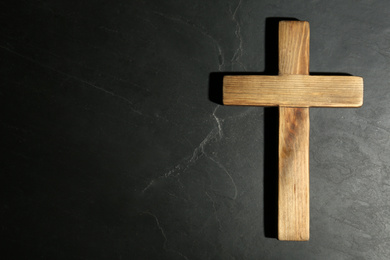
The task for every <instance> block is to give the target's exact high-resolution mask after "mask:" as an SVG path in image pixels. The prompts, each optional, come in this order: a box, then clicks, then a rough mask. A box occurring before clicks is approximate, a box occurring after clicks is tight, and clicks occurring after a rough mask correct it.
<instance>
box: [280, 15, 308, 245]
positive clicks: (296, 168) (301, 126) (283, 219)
mask: <svg viewBox="0 0 390 260" xmlns="http://www.w3.org/2000/svg"><path fill="white" fill-rule="evenodd" d="M309 44H310V29H309V23H308V22H298V21H289V22H287V21H282V22H280V23H279V75H295V74H300V75H308V74H309V50H310V48H309ZM309 131H310V118H309V108H308V107H286V106H280V107H279V196H278V239H279V240H309V236H310V214H309V211H310V204H309V197H310V193H309Z"/></svg>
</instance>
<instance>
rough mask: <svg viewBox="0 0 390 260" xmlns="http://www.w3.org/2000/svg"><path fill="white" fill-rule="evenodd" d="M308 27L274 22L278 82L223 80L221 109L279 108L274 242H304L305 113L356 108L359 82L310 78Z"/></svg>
mask: <svg viewBox="0 0 390 260" xmlns="http://www.w3.org/2000/svg"><path fill="white" fill-rule="evenodd" d="M309 39H310V29H309V23H308V22H305V21H281V22H279V75H278V76H225V77H224V79H223V103H224V104H225V105H241V106H279V178H278V180H279V184H278V187H279V195H278V239H279V240H293V241H307V240H309V235H310V232H309V227H310V225H309V219H310V214H309V209H310V205H309V195H310V194H309V128H310V126H309V125H310V122H309V107H360V106H362V104H363V79H362V78H361V77H353V76H309Z"/></svg>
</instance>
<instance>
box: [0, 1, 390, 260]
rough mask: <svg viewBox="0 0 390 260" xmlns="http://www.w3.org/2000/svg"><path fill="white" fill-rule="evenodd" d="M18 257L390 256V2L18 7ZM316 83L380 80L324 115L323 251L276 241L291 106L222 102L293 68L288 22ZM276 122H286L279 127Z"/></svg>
mask: <svg viewBox="0 0 390 260" xmlns="http://www.w3.org/2000/svg"><path fill="white" fill-rule="evenodd" d="M0 13H1V15H0V18H1V26H0V35H1V37H0V64H1V65H0V66H1V67H0V80H1V81H0V83H1V84H0V86H1V88H0V89H1V92H0V94H1V95H0V97H1V101H0V104H1V108H2V109H1V111H2V116H1V131H2V142H1V145H0V147H1V154H2V160H1V174H0V176H1V180H0V181H1V184H2V186H3V188H2V189H1V201H2V203H1V207H2V208H1V211H0V214H1V237H2V240H3V242H2V248H3V249H2V251H1V253H0V254H1V255H2V256H3V257H1V258H2V259H389V257H390V206H389V204H390V203H389V196H390V177H389V172H390V139H389V137H390V132H389V131H390V102H389V97H390V92H389V82H390V73H389V72H390V66H389V65H390V64H389V63H390V19H389V17H390V3H389V2H388V1H385V0H381V1H354V0H346V1H335V0H328V1H282V0H267V1H255V0H251V1H245V0H242V1H232V0H229V1H221V0H219V1H206V0H200V1H146V0H145V1H137V0H130V1H124V0H119V1H65V0H57V1H45V0H42V1H1V3H0ZM280 17H289V18H296V19H300V20H307V21H309V22H310V26H311V68H310V71H311V72H317V73H325V72H332V73H349V74H351V75H358V76H362V77H364V81H365V97H364V105H363V107H362V108H358V109H337V108H335V109H329V108H316V109H311V136H310V142H311V144H310V149H311V150H310V172H311V178H310V186H311V197H310V200H311V239H310V241H309V242H281V241H278V240H276V239H275V238H274V236H275V224H276V217H275V213H276V208H275V207H276V201H275V199H276V198H277V193H276V188H275V186H276V185H277V179H276V177H277V172H276V171H277V167H276V168H275V166H276V163H277V161H276V159H277V158H276V157H275V153H277V142H276V143H275V137H277V116H278V112H277V109H275V108H266V109H264V108H261V107H258V108H254V107H226V106H222V105H220V100H221V95H220V94H221V92H220V91H221V78H222V75H224V74H226V73H228V74H229V73H230V72H236V73H244V72H252V73H254V72H259V73H267V74H275V73H276V71H277V60H276V57H275V51H276V50H277V42H276V38H275V36H276V35H277V34H276V33H277V31H276V30H277V27H276V26H275V25H276V24H277V20H278V19H279V18H280ZM275 127H276V128H275Z"/></svg>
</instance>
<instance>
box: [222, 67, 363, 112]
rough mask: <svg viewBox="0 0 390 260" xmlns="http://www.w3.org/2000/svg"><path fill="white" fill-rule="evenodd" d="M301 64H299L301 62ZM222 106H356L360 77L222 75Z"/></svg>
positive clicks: (359, 98)
mask: <svg viewBox="0 0 390 260" xmlns="http://www.w3.org/2000/svg"><path fill="white" fill-rule="evenodd" d="M301 64H302V63H301ZM223 81H224V82H223V88H224V89H223V102H224V104H225V105H242V106H289V107H360V106H362V105H363V78H361V77H353V76H308V75H289V74H283V75H281V76H225V77H224V79H223Z"/></svg>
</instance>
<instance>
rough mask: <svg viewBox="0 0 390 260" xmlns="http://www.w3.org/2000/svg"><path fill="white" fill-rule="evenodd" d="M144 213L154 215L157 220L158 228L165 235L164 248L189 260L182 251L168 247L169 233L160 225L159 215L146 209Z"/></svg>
mask: <svg viewBox="0 0 390 260" xmlns="http://www.w3.org/2000/svg"><path fill="white" fill-rule="evenodd" d="M143 214H146V215H149V216H152V217H153V218H154V220H155V221H156V225H157V228H158V229H159V230H160V231H161V235H162V236H163V238H164V243H163V249H164V250H165V251H167V252H173V253H176V254H178V255H180V256H181V257H183V258H184V259H186V260H188V258H187V257H186V256H185V255H183V254H182V253H180V252H179V251H176V250H173V249H168V248H167V241H168V239H167V235H166V234H165V231H164V229H163V228H162V226H161V225H160V221H159V220H158V218H157V216H156V215H154V214H153V213H151V212H149V211H145V212H143Z"/></svg>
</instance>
